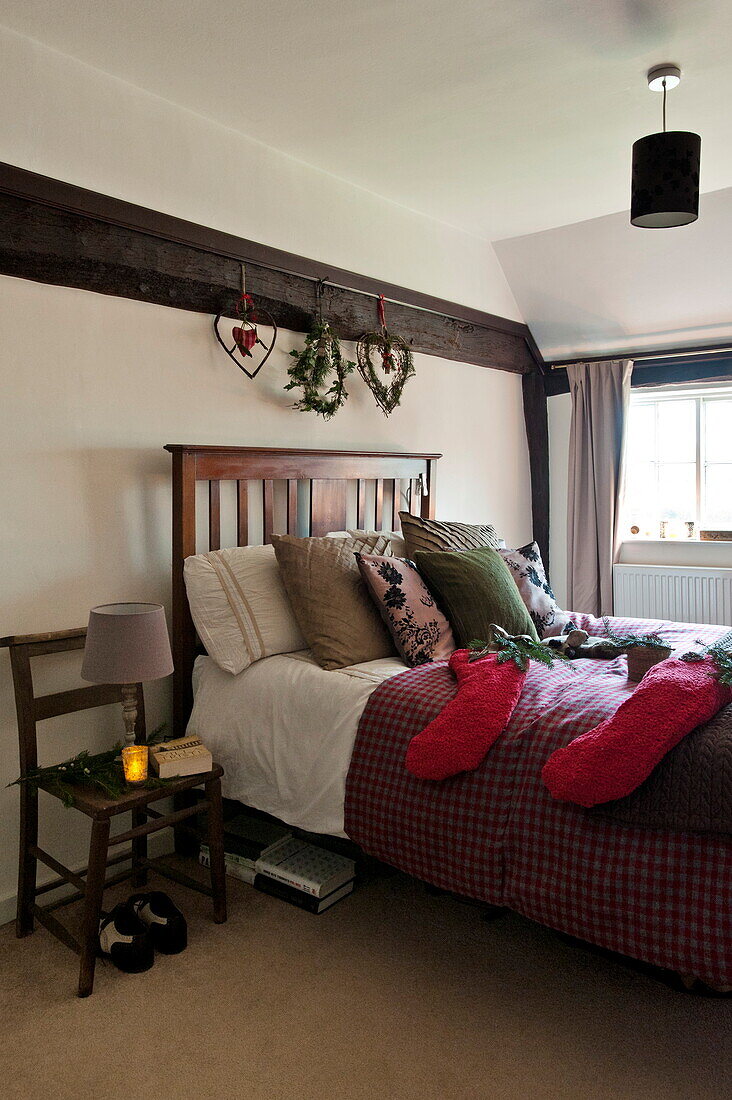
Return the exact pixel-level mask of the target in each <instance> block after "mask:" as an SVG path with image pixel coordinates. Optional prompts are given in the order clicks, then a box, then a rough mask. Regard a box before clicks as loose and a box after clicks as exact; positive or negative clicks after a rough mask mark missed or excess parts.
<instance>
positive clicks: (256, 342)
mask: <svg viewBox="0 0 732 1100" xmlns="http://www.w3.org/2000/svg"><path fill="white" fill-rule="evenodd" d="M232 314H236V319H237V321H238V324H236V325H234V327H233V328H232V330H231V335H232V338H233V340H234V343H233V344H232V346H231V347H228V346H227V344H226V342H225V340H224V338H223V336H222V335H221V329H220V327H219V326H220V323H221V319H222V317H228V316H232ZM262 323H264V324H265V325H269V326H270V327H271V329H272V339H271V340H270V342H269V345H267V344H265V342H264V340H262V338H261V336H260V335H259V331H258V329H257V325H258V324H262ZM214 332H215V333H216V339H217V340H218V342H219V343H220V344H221V347H222V348H223V349H224V351H225V352H226V354H227V355H228V356H229V359H232V360H233V361H234V362H235V363H236V365H237V367H238V368H239V370H241V371H243V372H244V374H246V376H247V378H256V377H257V375H258V374H259V372H260V371H261V369H262V367H263V366H264V364H265V363H266V362H267V360H268V359H269V357H270V355H271V354H272V351H273V349H274V346H275V344H276V342H277V323H276V322H275V319H274V317H273V316H272V314H271V313H270V312H269V310H267V309H263V308H262V306H257V307H256V312H255V307H254V302H253V301H252V298H251V296H250V295H249V294H245V293H244V291H243V290H242V293H241V296H240V298H239V300H238V301H237V303H236V305H235V306H234V309H233V310H232V311H231V312H229V311H225V310H220V311H219V312H218V313H217V314H216V316H215V318H214ZM257 346H259V347H263V348H264V349H265V352H264V355H263V356H262V358H261V359H260V361H259V363H258V364H257V366H256V367H255V368H254V370H253V371H252V370H249V369H248V368H247V366H246V363H247V360H248V359H250V360H252V363H253V362H254V356H253V354H252V351H253V349H254V348H256V347H257Z"/></svg>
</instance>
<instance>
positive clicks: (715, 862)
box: [345, 615, 732, 985]
mask: <svg viewBox="0 0 732 1100" xmlns="http://www.w3.org/2000/svg"><path fill="white" fill-rule="evenodd" d="M574 618H575V621H576V622H577V625H578V626H581V627H583V628H584V629H585V630H587V631H588V633H590V634H592V635H601V634H603V633H604V631H605V628H604V624H603V623H602V621H601V620H597V619H593V618H591V617H588V616H582V615H577V616H574ZM611 626H612V628H613V629H614V631H616V632H617V633H631V632H633V633H643V632H647V631H649V630H651V629H652V630H657V631H658V632H659V633H660V634H661V636H662V638H663V639H664V641H665V642H666V643H667V644H669V645H671V646H672V647H674V649H675V650H676V652H677V653H678V654H680V653H683V652H686V651H688V650H689V649H693V648H697V647H696V646H695V642H696V641H697V640H699V641H702V642H704V643H707V644H708V643H711V642H714V641H716V640H718V639H719V638H720V637H722V636H723V635H724V634H725V633H726V632H727V631H726V629H725V628H723V627H710V626H693V625H689V624H679V623H668V622H660V623H659V622H652V623H651V622H647V621H638V620H625V619H623V620H620V619H613V620H611ZM575 667H577V668H578V669H579V671H578V673H576V674H572V673H569V672H567V671H566V670H565V669H564V668H562V667H560V666H556V667H555V668H554V669H551V670H548V669H546V668H545V667H543V666H539V665H537V664H536V663H534V662H532V663H531V665H530V667H529V673H528V676H527V678H526V682H525V684H524V687H523V690H522V692H521V697H520V698H519V701H518V704H517V706H516V708H515V710H514V712H513V714H512V716H511V719H510V721H509V724H508V727H507V728H506V730H505V731H504V733H502V734H501V735H500V736H499V737H498V739H497V740H496V742H495V743H494V744H493V746H492V748H491V749H490V750H489V752H488V754H487V756H486V757H485V759H484V761H483V763H482V764H481V765H480V766H479V767H478V768H477V769H476V770H475V771H472V772H467V773H463V774H461V775H457V776H454V777H453V778H450V779H445V780H442V781H440V782H434V781H430V780H424V779H417V778H415V777H414V776H412V775H410V774H409V772H408V771H407V769H406V767H405V756H406V751H407V746H408V744H409V741H410V740H411V738H412V737H413V736H414V735H415V734H417V733H418V732H419V731H420V730H422V729H424V727H425V726H427V725H428V723H429V722H431V721H432V720H433V719H434V718H435V716H436V715H437V714H438V713H439V712H440V710H441V709H442V708H443V707H444V706H445V704H446V703H448V702H449V701H450V700H451V699H452V698H453V696H454V694H455V690H456V682H455V678H454V676H453V675H452V674H451V673H450V671H449V670H448V669H447V667H446V665H445V664H443V663H440V664H436V665H427V666H422V667H420V668H416V669H411V670H409V671H408V672H404V673H402V674H401V675H399V676H395V677H393V678H392V679H390V680H387V681H386V682H385V683H384V684H382V685H381V686H380V687H379V688H377V689H376V691H375V692H374V693H373V694H372V696H371V698H370V699H369V702H368V704H367V706H366V709H365V711H364V713H363V716H362V718H361V722H360V725H359V732H358V736H357V739H356V745H355V748H354V752H353V757H352V760H351V766H350V770H349V773H348V779H347V784H346V807H345V814H346V816H345V829H346V832H347V833H348V835H349V836H350V837H351V839H352V840H354V841H356V842H357V843H358V844H359V845H360V846H361V847H362V848H363V849H364V850H365V851H367V852H370V853H371V854H373V855H375V856H377V857H378V858H380V859H383V860H384V861H386V862H388V863H390V864H392V865H394V866H396V867H399V868H401V869H402V870H404V871H406V872H408V873H410V874H413V875H415V876H416V877H418V878H420V879H423V880H424V881H426V882H430V883H433V884H434V885H436V886H439V887H441V888H443V889H447V890H453V891H455V892H457V893H459V894H462V895H465V896H467V897H473V898H478V899H480V900H483V901H485V902H489V903H491V904H493V905H505V906H508V907H509V908H511V909H513V910H515V911H516V912H519V913H522V914H523V915H525V916H527V917H529V918H531V919H533V920H536V921H539V922H541V923H542V924H546V925H548V926H550V927H552V928H557V929H559V930H561V931H563V932H567V933H569V934H570V935H574V936H578V937H579V938H581V939H584V940H587V941H589V942H591V943H596V944H599V945H600V946H603V947H607V948H610V949H612V950H615V951H619V952H622V953H623V954H626V955H630V956H633V957H635V958H639V959H644V960H646V961H648V962H651V963H654V964H656V965H658V966H663V967H669V968H671V969H673V970H677V971H679V972H681V973H684V974H693V975H696V976H697V977H699V978H701V979H703V980H705V981H707V982H709V983H710V984H712V985H730V984H732V836H728V835H717V834H703V833H695V832H679V831H670V830H661V829H647V828H638V827H633V826H629V825H623V824H618V823H616V822H614V821H610V820H605V819H603V818H602V817H599V816H598V815H596V814H593V813H589V812H588V811H587V810H584V809H583V808H581V807H580V806H577V805H574V804H572V803H567V802H559V801H557V800H555V799H554V798H552V796H551V794H550V793H549V791H548V790H547V788H546V786H545V785H544V783H543V782H542V777H541V773H542V769H543V767H544V765H545V764H546V762H547V760H548V758H549V757H550V756H551V754H552V753H553V752H554V751H555V750H556V749H558V748H560V747H561V746H563V745H566V744H568V743H569V742H570V741H572V740H573V739H574V738H576V737H577V736H578V735H580V734H581V733H584V732H585V731H587V730H590V729H592V728H593V727H595V726H597V725H598V724H599V723H600V722H602V721H604V720H605V719H607V718H608V717H609V716H610V715H612V714H613V713H614V712H615V710H617V708H618V707H619V706H620V704H621V703H622V702H623V701H624V700H625V699H627V698H628V696H629V694H630V692H631V691H632V689H633V686H634V685H630V684H628V681H627V675H626V659H625V658H624V657H621V658H618V659H617V660H614V661H580V662H576V665H575Z"/></svg>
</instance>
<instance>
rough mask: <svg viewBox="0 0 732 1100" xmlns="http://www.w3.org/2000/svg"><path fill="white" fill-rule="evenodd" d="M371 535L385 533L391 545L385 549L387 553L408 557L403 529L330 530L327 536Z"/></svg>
mask: <svg viewBox="0 0 732 1100" xmlns="http://www.w3.org/2000/svg"><path fill="white" fill-rule="evenodd" d="M371 535H384V536H385V537H386V538H387V539H388V540H389V545H388V546H387V548H386V550H385V551H384V554H385V555H389V554H393V555H394V557H395V558H403V557H406V553H407V544H406V542H405V541H404V539H403V538H402V533H401V531H365V530H355V531H350V530H349V531H329V532H328V534H327V535H326V538H329V539H362V538H366V537H367V536H371Z"/></svg>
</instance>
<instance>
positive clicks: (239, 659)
mask: <svg viewBox="0 0 732 1100" xmlns="http://www.w3.org/2000/svg"><path fill="white" fill-rule="evenodd" d="M183 576H184V578H185V583H186V591H187V593H188V603H189V605H190V609H191V616H192V617H193V622H194V623H195V626H196V630H197V631H198V636H199V638H200V639H201V641H202V642H203V644H204V646H205V647H206V652H207V653H208V654H209V656H210V657H212V658H213V659H214V661H215V662H216V664H217V665H218V666H219V668H222V669H223V670H224V671H225V672H232V673H234V674H236V673H238V672H242V671H243V670H244V669H245V668H248V667H249V665H251V664H253V663H254V662H255V661H259V660H261V658H262V657H272V656H273V655H274V654H275V653H294V652H295V651H296V650H298V649H307V642H306V641H305V639H304V638H303V636H302V634H301V632H300V627H299V626H298V625H297V619H296V618H295V613H294V611H293V610H292V606H291V605H290V601H289V599H288V598H287V593H286V592H285V588H284V585H283V584H282V578H281V576H280V570H279V566H278V565H277V558H276V557H275V552H274V547H273V546H234V547H232V548H231V549H228V550H211V551H210V552H209V553H208V554H196V555H195V556H193V557H190V558H186V560H185V562H184V565H183Z"/></svg>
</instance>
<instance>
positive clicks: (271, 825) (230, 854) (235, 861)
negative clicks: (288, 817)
mask: <svg viewBox="0 0 732 1100" xmlns="http://www.w3.org/2000/svg"><path fill="white" fill-rule="evenodd" d="M291 837H292V833H291V831H290V830H289V829H288V828H286V827H285V826H284V825H277V824H276V823H275V822H272V821H263V820H260V819H259V818H256V817H248V816H247V815H246V814H239V815H238V816H237V817H233V818H231V819H230V820H229V821H227V822H226V823H225V825H224V858H225V862H226V873H227V875H231V876H232V877H233V878H238V879H241V880H242V882H248V883H249V884H250V886H251V885H252V884H253V883H254V876H255V874H256V871H255V869H254V868H255V863H256V861H257V860H258V859H259V858H260V857H262V856H264V855H266V854H267V853H268V852H269V850H270V849H271V848H276V847H277V845H278V844H280V843H281V842H282V841H283V840H289V839H290V838H291ZM198 861H199V863H201V864H202V865H203V866H204V867H210V866H211V853H210V852H209V848H208V845H207V844H202V845H201V851H200V854H199V857H198Z"/></svg>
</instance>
